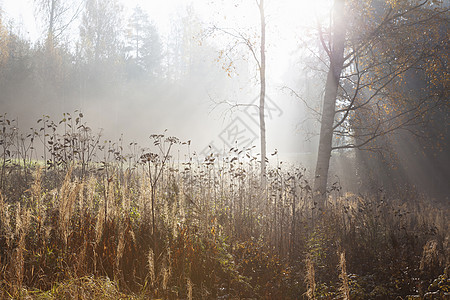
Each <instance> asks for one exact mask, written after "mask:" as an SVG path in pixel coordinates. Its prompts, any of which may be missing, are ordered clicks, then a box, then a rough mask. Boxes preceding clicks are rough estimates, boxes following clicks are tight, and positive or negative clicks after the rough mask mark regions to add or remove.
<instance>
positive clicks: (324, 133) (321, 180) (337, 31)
mask: <svg viewBox="0 0 450 300" xmlns="http://www.w3.org/2000/svg"><path fill="white" fill-rule="evenodd" d="M344 6H345V0H335V2H334V7H333V24H332V26H333V27H332V31H333V35H332V37H331V43H332V45H331V49H330V69H329V70H328V75H327V81H326V84H325V96H324V99H323V108H322V120H321V127H320V139H319V150H318V153H317V164H316V173H315V180H314V192H315V199H316V200H317V201H318V204H319V208H324V207H325V201H326V188H327V181H328V169H329V166H330V158H331V151H332V141H333V123H334V116H335V107H336V97H337V93H338V87H339V78H340V75H341V72H342V68H343V63H344V61H343V60H344V46H345V20H344Z"/></svg>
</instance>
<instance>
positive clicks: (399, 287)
mask: <svg viewBox="0 0 450 300" xmlns="http://www.w3.org/2000/svg"><path fill="white" fill-rule="evenodd" d="M18 125H19V124H17V123H15V122H14V121H13V120H8V119H7V117H6V115H4V116H2V118H1V119H0V127H1V128H0V129H2V131H1V133H0V142H1V143H0V148H1V151H0V155H1V158H0V176H1V178H0V298H1V299H244V298H245V299H396V297H398V298H397V299H420V298H425V299H448V297H449V295H448V293H449V287H450V283H449V278H448V275H449V274H448V272H449V271H450V270H449V269H450V268H449V265H450V260H449V258H450V251H449V249H450V247H449V232H450V230H449V229H450V228H449V222H448V215H449V207H448V205H445V203H444V204H442V203H439V202H436V201H433V200H432V199H428V198H427V197H425V196H420V195H417V194H415V193H413V192H410V191H407V190H405V191H404V193H401V194H399V195H395V196H393V195H392V196H389V195H384V194H383V193H380V194H377V195H361V194H358V195H355V194H350V193H347V194H343V193H342V192H341V189H340V188H339V187H335V188H333V190H332V191H330V195H329V196H330V197H329V200H328V203H327V208H326V209H325V210H318V209H317V208H316V207H315V205H314V201H313V197H312V192H311V188H310V185H309V182H308V178H307V176H306V170H304V169H301V168H296V167H282V164H278V165H277V166H274V167H272V168H271V169H270V170H269V171H268V174H267V181H268V185H267V189H265V190H262V189H261V188H260V182H259V180H260V176H259V173H258V171H259V167H258V158H257V157H256V156H254V155H253V154H252V151H251V149H236V148H232V149H230V151H229V152H228V153H227V154H226V155H218V154H215V153H210V155H207V156H205V157H199V156H197V155H194V154H191V153H190V152H191V151H190V142H181V141H179V140H178V139H176V138H174V137H169V136H166V135H164V134H160V135H152V136H151V137H150V140H149V146H148V147H147V148H141V147H139V146H138V145H137V144H135V143H129V144H126V145H125V143H124V142H123V141H122V140H119V141H117V142H111V141H106V142H105V141H103V140H102V139H101V135H95V134H93V133H92V131H91V130H90V129H89V127H88V126H87V125H86V124H85V123H83V115H82V114H81V113H78V112H76V113H75V114H74V115H73V116H72V115H70V114H65V115H64V118H63V119H62V120H60V121H59V122H55V121H52V120H51V118H50V117H48V116H44V118H42V119H40V120H39V121H38V122H37V127H38V128H37V129H32V130H31V131H30V132H29V133H21V132H20V131H19V130H18V128H19V126H18ZM180 153H182V154H180Z"/></svg>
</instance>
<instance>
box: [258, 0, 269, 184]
mask: <svg viewBox="0 0 450 300" xmlns="http://www.w3.org/2000/svg"><path fill="white" fill-rule="evenodd" d="M259 13H260V18H261V64H260V70H259V77H260V81H261V90H260V94H259V130H260V135H261V187H262V189H263V190H265V188H266V182H267V179H266V122H265V119H264V102H265V98H266V20H265V16H264V0H260V2H259Z"/></svg>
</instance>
